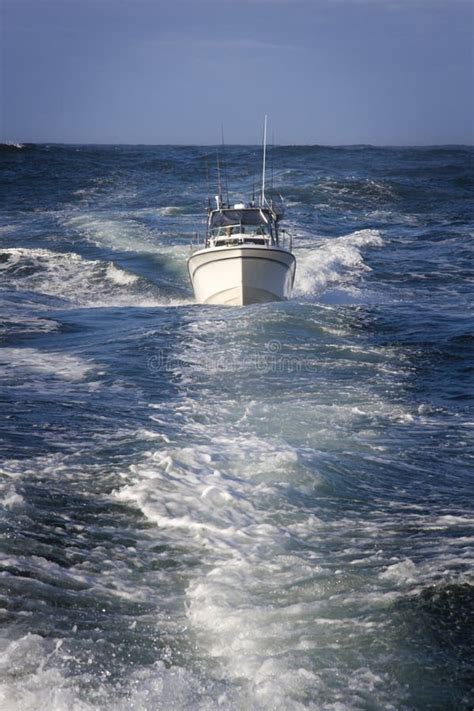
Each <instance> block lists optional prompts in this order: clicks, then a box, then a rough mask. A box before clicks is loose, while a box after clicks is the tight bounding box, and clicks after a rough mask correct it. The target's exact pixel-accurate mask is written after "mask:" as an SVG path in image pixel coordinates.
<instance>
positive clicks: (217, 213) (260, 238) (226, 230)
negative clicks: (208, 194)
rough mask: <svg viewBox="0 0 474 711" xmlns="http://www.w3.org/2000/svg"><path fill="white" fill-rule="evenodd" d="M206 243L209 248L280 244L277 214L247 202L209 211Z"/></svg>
mask: <svg viewBox="0 0 474 711" xmlns="http://www.w3.org/2000/svg"><path fill="white" fill-rule="evenodd" d="M206 243H207V245H208V246H210V247H224V246H225V247H227V246H231V245H237V244H259V245H272V244H278V228H277V217H276V215H275V214H274V213H273V212H272V211H271V210H269V209H268V208H262V207H253V206H251V207H247V206H246V205H244V204H237V205H235V206H234V207H220V208H219V209H217V210H210V212H209V217H208V222H207V235H206Z"/></svg>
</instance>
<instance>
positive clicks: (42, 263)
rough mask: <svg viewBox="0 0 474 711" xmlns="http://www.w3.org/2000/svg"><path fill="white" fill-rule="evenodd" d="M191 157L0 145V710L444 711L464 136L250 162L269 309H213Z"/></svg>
mask: <svg viewBox="0 0 474 711" xmlns="http://www.w3.org/2000/svg"><path fill="white" fill-rule="evenodd" d="M209 154H210V155H211V163H212V164H211V181H213V180H214V175H213V173H214V170H213V161H214V157H213V156H214V150H213V149H211V148H204V147H172V146H169V147H147V146H137V147H125V146H103V147H94V146H53V145H52V146H33V145H30V146H29V145H26V146H24V147H14V146H4V147H2V149H1V151H0V191H1V192H0V200H1V204H0V298H1V348H0V364H1V365H0V396H1V403H2V404H1V434H0V453H1V479H0V486H1V494H2V496H1V506H0V525H1V533H2V535H1V559H0V601H1V606H0V622H1V630H2V634H1V640H0V707H1V708H2V710H5V711H13V710H15V711H20V710H21V711H27V710H28V711H29V710H34V711H37V710H40V709H41V710H43V709H48V711H62V710H66V709H67V710H68V711H71V710H73V711H91V710H97V709H104V710H109V711H112V710H116V709H117V710H119V711H128V710H129V709H137V710H138V709H140V710H141V709H149V710H150V711H151V710H161V709H163V710H166V711H168V710H170V709H183V710H185V709H192V710H194V709H198V710H201V711H204V710H205V709H206V710H209V709H226V710H232V711H234V710H242V711H253V710H256V711H259V710H260V711H263V710H269V709H272V710H278V711H280V710H286V709H289V710H293V709H295V710H299V709H332V710H337V711H343V710H345V709H367V710H370V709H373V710H377V709H440V710H441V709H442V710H443V711H445V710H448V709H456V710H461V709H465V710H467V709H471V708H472V707H473V706H474V693H473V686H474V684H473V680H474V671H473V670H474V659H473V650H474V637H473V633H474V588H473V558H474V554H473V542H474V520H473V507H472V504H473V494H474V483H473V470H472V453H473V411H472V405H473V401H472V397H473V351H472V343H473V338H472V303H473V302H472V295H473V271H472V266H473V251H474V250H473V237H474V210H473V188H474V175H473V173H474V171H473V160H472V159H473V154H474V151H473V149H472V148H466V147H441V148H423V149H422V148H420V149H410V148H407V149H398V148H397V149H394V148H386V149H382V148H374V147H370V146H355V147H350V148H323V147H318V146H315V147H277V148H275V149H274V155H273V158H272V161H271V162H272V163H273V167H272V172H273V178H272V180H273V185H274V190H275V191H276V192H279V193H281V194H282V195H283V196H284V198H285V200H286V203H287V212H286V222H285V224H286V228H287V230H288V231H289V232H290V233H291V234H292V235H293V239H294V248H295V254H296V257H297V276H296V283H295V290H294V295H293V298H292V299H291V300H290V301H288V302H285V303H274V304H265V305H259V306H247V307H240V308H225V307H215V306H214V307H206V306H199V305H196V304H194V303H193V298H192V291H191V288H190V285H189V283H188V278H187V273H186V258H187V256H188V254H189V250H190V247H189V244H190V240H191V238H192V236H193V235H194V234H195V233H196V232H202V230H203V225H204V218H205V212H204V210H205V206H206V201H207V187H206V156H208V155H209ZM259 161H260V150H259V149H258V148H256V147H229V148H227V149H226V152H225V165H226V176H227V181H228V185H229V191H230V193H231V194H232V195H233V196H235V198H236V200H240V199H242V198H246V197H248V195H249V193H250V192H251V190H252V183H253V180H254V173H255V171H256V170H257V169H258V165H259Z"/></svg>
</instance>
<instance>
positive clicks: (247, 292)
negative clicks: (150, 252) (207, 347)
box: [188, 118, 296, 306]
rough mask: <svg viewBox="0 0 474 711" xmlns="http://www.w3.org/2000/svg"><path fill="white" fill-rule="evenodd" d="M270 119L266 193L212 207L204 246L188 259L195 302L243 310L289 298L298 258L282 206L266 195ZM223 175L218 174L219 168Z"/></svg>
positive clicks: (217, 199)
mask: <svg viewBox="0 0 474 711" xmlns="http://www.w3.org/2000/svg"><path fill="white" fill-rule="evenodd" d="M265 162H266V118H265V129H264V142H263V171H262V189H261V192H260V196H259V199H258V201H256V200H251V201H250V202H249V203H243V202H239V203H235V204H234V205H232V206H231V205H229V204H228V203H224V201H223V198H222V194H221V189H220V179H219V195H217V196H216V207H215V208H209V209H208V218H207V226H206V237H205V242H204V246H203V247H202V248H198V249H197V251H195V252H194V253H193V254H192V255H191V257H190V258H189V259H188V271H189V276H190V279H191V283H192V285H193V289H194V295H195V297H196V301H198V302H199V303H201V304H227V305H229V306H242V305H245V304H255V303H263V302H267V301H283V300H285V299H288V298H290V296H291V290H292V287H293V282H294V279H295V269H296V260H295V257H294V255H293V254H292V252H291V240H290V242H289V245H288V246H287V245H286V244H285V243H284V239H283V234H282V232H281V230H280V229H279V222H280V220H281V218H282V217H283V209H282V204H281V203H277V204H275V203H274V201H273V199H270V200H268V199H267V198H266V196H265ZM218 175H219V170H218Z"/></svg>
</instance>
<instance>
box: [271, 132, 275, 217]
mask: <svg viewBox="0 0 474 711" xmlns="http://www.w3.org/2000/svg"><path fill="white" fill-rule="evenodd" d="M274 150H275V134H274V132H273V131H272V155H271V175H272V182H271V186H272V194H271V202H272V204H273V152H274Z"/></svg>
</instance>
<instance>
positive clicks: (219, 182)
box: [216, 148, 222, 207]
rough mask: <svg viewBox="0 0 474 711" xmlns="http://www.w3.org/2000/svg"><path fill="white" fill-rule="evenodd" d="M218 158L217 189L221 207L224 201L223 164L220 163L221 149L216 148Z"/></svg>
mask: <svg viewBox="0 0 474 711" xmlns="http://www.w3.org/2000/svg"><path fill="white" fill-rule="evenodd" d="M216 158H217V190H218V193H219V194H218V196H217V199H218V203H219V207H220V206H221V203H222V184H221V166H220V163H219V149H218V148H217V149H216Z"/></svg>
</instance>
